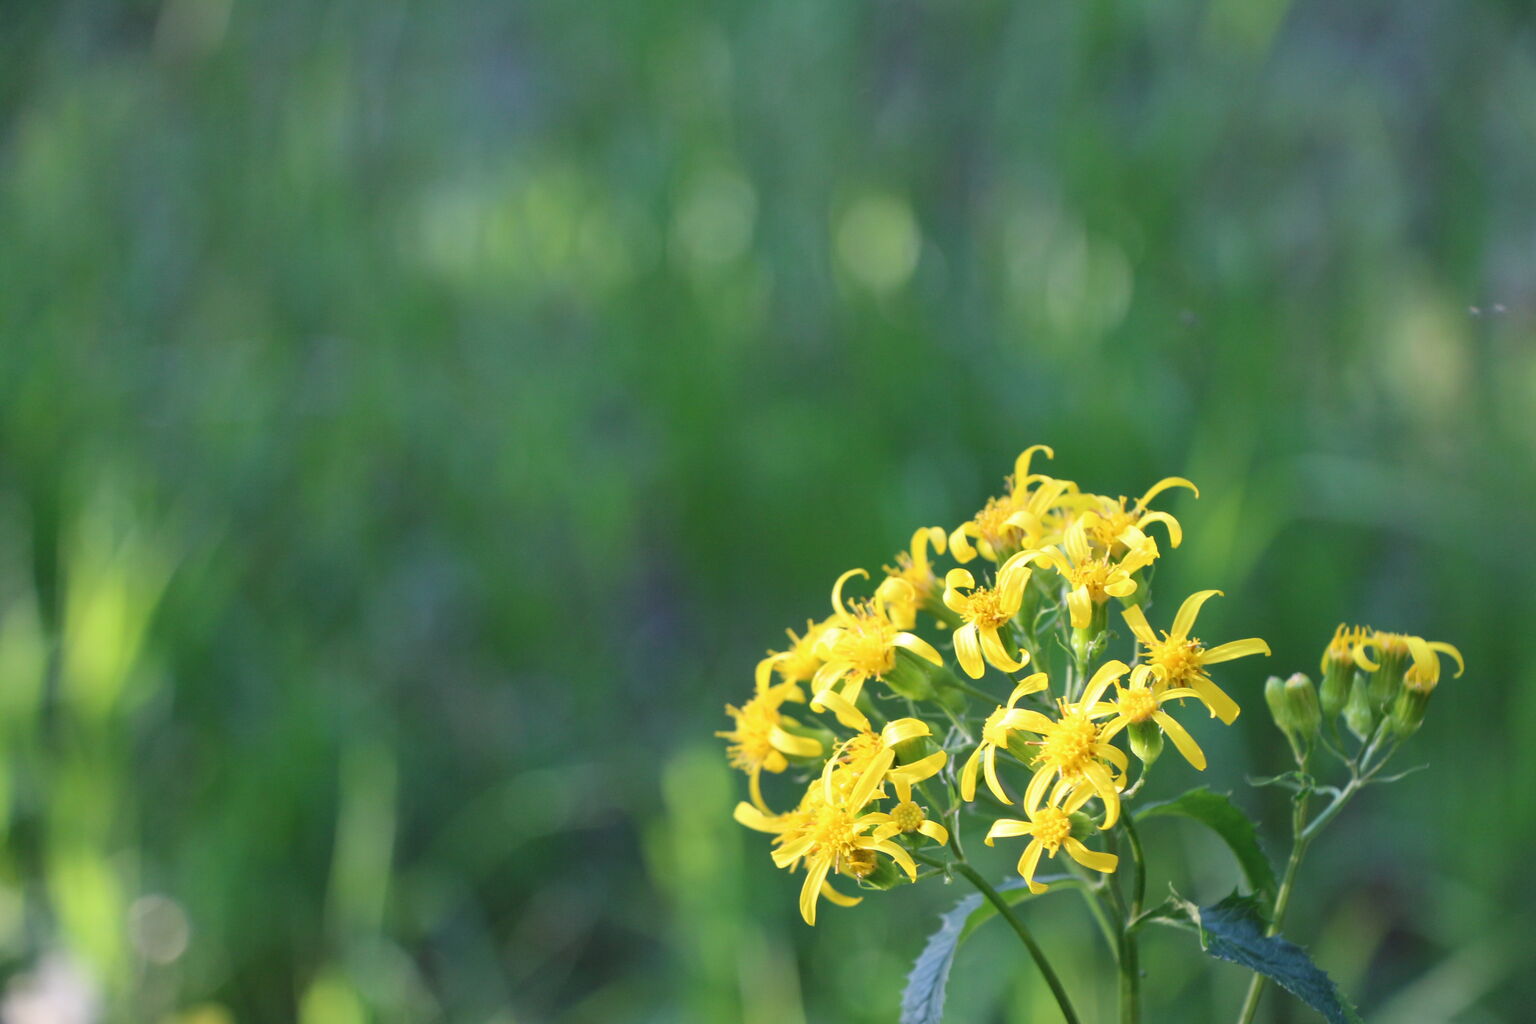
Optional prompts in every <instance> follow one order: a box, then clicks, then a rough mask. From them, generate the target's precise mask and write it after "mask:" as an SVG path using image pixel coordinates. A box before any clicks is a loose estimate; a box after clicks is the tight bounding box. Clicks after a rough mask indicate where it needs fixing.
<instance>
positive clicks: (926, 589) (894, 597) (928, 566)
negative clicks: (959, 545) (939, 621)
mask: <svg viewBox="0 0 1536 1024" xmlns="http://www.w3.org/2000/svg"><path fill="white" fill-rule="evenodd" d="M929 547H932V548H933V550H934V551H935V552H937V553H938V554H941V555H942V554H943V553H944V547H945V537H944V531H943V530H942V529H941V528H939V527H937V526H925V527H923V528H922V529H920V530H918V531H917V532H915V533H914V534H912V544H911V546H910V547H908V548H907V550H906V551H901V552H898V553H897V555H896V567H895V568H892V567H891V566H889V565H888V566H886V567H885V572H886V575H887V576H888V577H889V578H890V579H893V580H902V581H905V582H906V584H907V585H908V587H909V588H910V590H909V591H907V592H905V593H904V592H902V591H901V590H900V588H895V589H894V590H893V592H892V593H891V596H890V597H889V598H888V599H887V600H888V603H889V606H890V615H891V621H892V622H894V623H896V625H898V626H900V627H901V628H902V629H911V628H912V627H913V626H915V625H917V610H918V609H919V608H921V607H922V606H923V605H924V604H927V603H929V602H930V601H932V600H933V599H934V597H935V596H937V594H938V592H939V579H938V577H937V576H935V575H934V572H933V563H932V562H930V561H929V560H928V548H929ZM882 586H884V584H882Z"/></svg>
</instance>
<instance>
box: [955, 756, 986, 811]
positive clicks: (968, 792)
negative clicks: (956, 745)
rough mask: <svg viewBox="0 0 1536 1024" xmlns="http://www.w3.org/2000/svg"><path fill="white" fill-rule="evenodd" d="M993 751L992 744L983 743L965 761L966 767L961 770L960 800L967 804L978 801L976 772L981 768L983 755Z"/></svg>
mask: <svg viewBox="0 0 1536 1024" xmlns="http://www.w3.org/2000/svg"><path fill="white" fill-rule="evenodd" d="M991 749H992V747H991V745H990V744H986V743H983V744H982V745H981V746H979V747H977V748H976V749H975V750H973V751H971V756H970V757H968V758H966V759H965V766H964V767H962V768H961V769H960V799H962V800H964V801H965V802H966V803H970V802H971V801H973V800H975V799H976V772H977V771H978V770H979V769H980V768H981V755H982V752H983V751H987V750H991Z"/></svg>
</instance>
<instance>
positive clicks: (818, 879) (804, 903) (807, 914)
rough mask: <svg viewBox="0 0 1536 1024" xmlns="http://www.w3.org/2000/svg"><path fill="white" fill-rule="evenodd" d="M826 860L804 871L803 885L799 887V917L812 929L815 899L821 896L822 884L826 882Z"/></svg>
mask: <svg viewBox="0 0 1536 1024" xmlns="http://www.w3.org/2000/svg"><path fill="white" fill-rule="evenodd" d="M831 866H832V862H831V861H828V860H821V861H817V862H816V863H815V864H812V865H810V866H809V867H807V868H806V870H805V884H804V885H802V886H801V887H800V916H801V917H803V918H805V923H806V924H808V925H811V926H812V927H814V926H815V924H816V898H817V897H818V896H820V895H821V886H822V883H823V882H825V881H826V880H827V869H828V868H830V867H831Z"/></svg>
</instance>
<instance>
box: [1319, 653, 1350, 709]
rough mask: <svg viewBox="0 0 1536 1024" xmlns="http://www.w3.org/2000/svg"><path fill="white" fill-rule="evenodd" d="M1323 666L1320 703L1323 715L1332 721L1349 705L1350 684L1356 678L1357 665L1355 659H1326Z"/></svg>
mask: <svg viewBox="0 0 1536 1024" xmlns="http://www.w3.org/2000/svg"><path fill="white" fill-rule="evenodd" d="M1323 664H1324V666H1325V667H1324V669H1323V685H1322V688H1321V691H1320V692H1319V694H1318V703H1319V705H1320V706H1321V709H1322V712H1323V714H1324V715H1326V716H1328V718H1329V719H1330V720H1332V719H1333V718H1335V717H1336V716H1337V715H1338V713H1339V712H1340V711H1343V710H1344V705H1345V704H1347V703H1349V684H1350V682H1351V681H1352V680H1353V679H1354V677H1355V663H1354V661H1353V659H1349V660H1346V659H1343V658H1325V659H1324V661H1323Z"/></svg>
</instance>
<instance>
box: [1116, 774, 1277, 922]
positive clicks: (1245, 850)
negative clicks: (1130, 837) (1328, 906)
mask: <svg viewBox="0 0 1536 1024" xmlns="http://www.w3.org/2000/svg"><path fill="white" fill-rule="evenodd" d="M1169 815H1173V816H1178V817H1183V818H1190V819H1192V820H1194V821H1198V822H1200V824H1202V825H1204V826H1206V827H1207V828H1209V829H1210V830H1211V831H1213V832H1215V833H1216V834H1217V835H1219V836H1220V837H1221V838H1222V840H1223V841H1224V842H1225V843H1226V844H1227V846H1228V847H1230V848H1231V850H1232V853H1233V855H1234V856H1236V857H1237V863H1238V866H1239V867H1241V868H1242V869H1243V875H1244V876H1245V877H1246V878H1247V879H1248V884H1249V885H1250V886H1252V887H1253V891H1254V892H1256V893H1260V894H1262V895H1263V897H1264V900H1265V903H1266V904H1273V902H1274V898H1275V871H1274V869H1273V868H1272V867H1270V865H1269V858H1268V857H1266V856H1264V850H1263V848H1262V847H1260V846H1259V835H1258V832H1257V830H1255V829H1254V827H1253V822H1252V821H1250V820H1249V819H1248V816H1247V815H1246V814H1244V813H1243V812H1242V811H1240V810H1238V809H1237V807H1236V806H1234V805H1233V803H1232V801H1231V800H1230V799H1228V798H1227V797H1226V796H1225V795H1223V794H1221V793H1213V792H1212V791H1211V790H1209V789H1206V788H1205V787H1204V786H1201V787H1199V788H1198V789H1192V790H1190V791H1189V792H1187V793H1185V794H1183V795H1182V796H1179V797H1176V798H1174V799H1172V800H1166V801H1164V802H1163V803H1160V804H1149V805H1148V806H1146V807H1143V808H1142V809H1141V810H1140V811H1138V812H1137V814H1136V820H1137V821H1145V820H1146V819H1147V818H1157V817H1165V816H1169Z"/></svg>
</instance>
